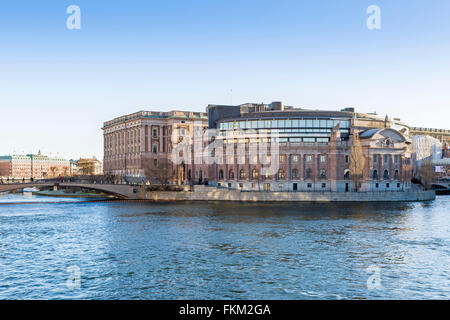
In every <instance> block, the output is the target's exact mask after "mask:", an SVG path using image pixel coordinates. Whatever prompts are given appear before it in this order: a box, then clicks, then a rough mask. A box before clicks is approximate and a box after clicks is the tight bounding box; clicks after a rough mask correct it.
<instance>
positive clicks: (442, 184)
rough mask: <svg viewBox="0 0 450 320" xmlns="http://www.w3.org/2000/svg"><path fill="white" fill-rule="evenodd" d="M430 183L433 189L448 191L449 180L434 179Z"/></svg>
mask: <svg viewBox="0 0 450 320" xmlns="http://www.w3.org/2000/svg"><path fill="white" fill-rule="evenodd" d="M432 185H433V187H434V188H435V189H441V190H449V191H450V181H434V182H433V184H432Z"/></svg>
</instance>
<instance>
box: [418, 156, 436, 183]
mask: <svg viewBox="0 0 450 320" xmlns="http://www.w3.org/2000/svg"><path fill="white" fill-rule="evenodd" d="M433 176H434V175H433V165H432V163H431V160H428V159H427V160H423V161H422V165H421V166H420V169H419V177H420V182H421V183H422V185H423V186H424V188H425V189H426V190H429V189H431V185H432V184H433Z"/></svg>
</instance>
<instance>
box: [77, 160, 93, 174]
mask: <svg viewBox="0 0 450 320" xmlns="http://www.w3.org/2000/svg"><path fill="white" fill-rule="evenodd" d="M78 168H79V171H80V173H81V174H82V175H87V176H90V175H93V174H94V172H95V164H94V163H93V162H81V161H79V162H78Z"/></svg>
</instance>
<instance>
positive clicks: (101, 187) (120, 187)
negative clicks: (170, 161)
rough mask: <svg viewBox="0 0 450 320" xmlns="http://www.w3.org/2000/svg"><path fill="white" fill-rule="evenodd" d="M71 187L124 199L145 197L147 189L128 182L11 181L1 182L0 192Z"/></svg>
mask: <svg viewBox="0 0 450 320" xmlns="http://www.w3.org/2000/svg"><path fill="white" fill-rule="evenodd" d="M53 186H58V187H71V188H83V189H88V190H93V191H99V192H103V193H107V194H110V195H114V196H117V197H119V198H123V199H144V198H145V190H144V187H142V186H131V185H126V184H97V183H78V182H62V183H55V182H34V183H10V184H0V192H7V191H14V190H22V189H24V188H48V187H53Z"/></svg>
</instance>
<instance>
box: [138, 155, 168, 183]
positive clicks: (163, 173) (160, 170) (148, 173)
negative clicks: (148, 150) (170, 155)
mask: <svg viewBox="0 0 450 320" xmlns="http://www.w3.org/2000/svg"><path fill="white" fill-rule="evenodd" d="M143 167H144V175H145V178H146V180H147V181H149V182H150V184H157V185H159V186H160V189H161V190H164V189H166V187H167V185H168V184H169V180H170V178H171V177H172V172H171V168H170V166H169V164H168V163H167V162H166V161H164V162H162V163H157V162H154V163H152V162H151V161H150V160H147V161H144V165H143Z"/></svg>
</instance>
